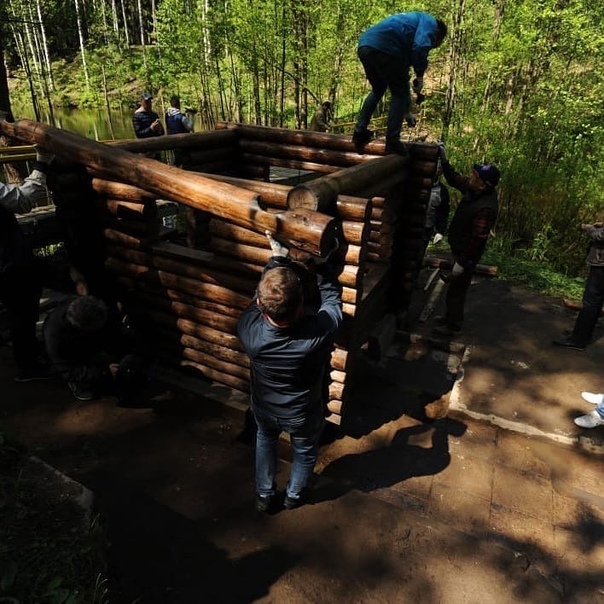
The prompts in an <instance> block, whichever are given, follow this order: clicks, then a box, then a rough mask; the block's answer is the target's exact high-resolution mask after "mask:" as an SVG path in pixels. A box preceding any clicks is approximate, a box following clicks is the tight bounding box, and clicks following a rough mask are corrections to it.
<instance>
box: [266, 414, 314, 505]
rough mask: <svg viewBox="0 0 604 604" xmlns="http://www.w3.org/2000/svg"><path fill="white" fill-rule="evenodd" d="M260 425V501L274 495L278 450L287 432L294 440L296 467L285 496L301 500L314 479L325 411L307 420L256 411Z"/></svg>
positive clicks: (293, 467) (292, 440)
mask: <svg viewBox="0 0 604 604" xmlns="http://www.w3.org/2000/svg"><path fill="white" fill-rule="evenodd" d="M254 417H255V418H256V423H257V425H258V432H257V433H256V492H257V493H258V495H260V496H261V497H272V496H273V495H274V494H275V490H276V485H275V475H276V474H277V447H278V443H279V435H280V434H281V432H287V433H288V434H289V436H290V439H291V444H292V451H293V464H292V469H291V474H290V477H289V481H288V483H287V488H286V491H285V492H286V494H287V496H288V497H291V498H293V499H298V498H299V497H300V496H301V495H302V491H303V489H304V488H305V487H306V486H307V485H308V482H309V481H310V478H311V477H312V474H313V470H314V468H315V463H316V461H317V455H318V453H319V439H320V437H321V432H322V431H323V425H324V423H325V420H324V418H323V413H322V409H321V408H319V409H318V410H317V412H314V413H313V414H312V415H310V416H308V417H306V416H303V417H294V418H291V419H281V418H277V417H273V416H271V415H267V414H264V413H262V412H261V411H258V409H254Z"/></svg>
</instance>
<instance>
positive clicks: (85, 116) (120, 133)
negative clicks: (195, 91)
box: [13, 105, 202, 141]
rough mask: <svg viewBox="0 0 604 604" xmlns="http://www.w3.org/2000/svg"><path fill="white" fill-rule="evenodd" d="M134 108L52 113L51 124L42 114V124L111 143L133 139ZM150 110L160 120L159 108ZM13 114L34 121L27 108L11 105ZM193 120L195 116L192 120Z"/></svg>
mask: <svg viewBox="0 0 604 604" xmlns="http://www.w3.org/2000/svg"><path fill="white" fill-rule="evenodd" d="M134 109H135V108H134V107H127V106H124V107H121V108H120V109H112V110H111V113H108V112H107V110H106V109H65V108H56V109H53V113H54V124H52V120H51V118H50V116H49V115H48V113H46V114H42V116H41V118H42V122H44V123H45V124H52V125H54V126H56V127H57V128H62V129H63V130H69V131H70V132H75V133H76V134H80V135H81V136H85V137H86V138H91V139H94V140H99V141H103V140H114V139H123V138H134V130H133V128H132V114H133V113H134ZM154 110H155V111H157V113H158V114H159V116H160V119H161V120H162V122H163V121H164V120H163V115H162V111H161V107H160V108H159V110H158V108H156V107H154ZM13 114H14V116H15V118H16V119H19V118H27V119H31V120H35V119H36V116H35V113H34V111H33V109H32V108H31V106H30V107H27V106H23V107H20V106H15V105H13ZM196 117H197V116H196ZM195 130H196V131H197V132H199V131H200V130H202V128H201V127H200V125H199V124H196V127H195Z"/></svg>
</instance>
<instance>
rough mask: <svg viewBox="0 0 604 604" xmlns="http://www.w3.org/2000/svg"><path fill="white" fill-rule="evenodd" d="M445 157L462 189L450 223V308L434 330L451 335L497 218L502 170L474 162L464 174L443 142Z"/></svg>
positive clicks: (450, 176) (449, 176) (446, 170)
mask: <svg viewBox="0 0 604 604" xmlns="http://www.w3.org/2000/svg"><path fill="white" fill-rule="evenodd" d="M441 160H442V165H443V174H444V176H445V178H446V180H447V182H448V183H449V184H450V185H451V186H453V187H455V188H456V189H458V190H459V191H461V193H462V197H461V200H460V202H459V205H458V206H457V210H456V211H455V214H454V215H453V219H452V220H451V224H450V226H449V235H448V239H449V245H450V246H451V252H453V258H454V264H453V269H452V271H451V278H450V280H449V286H448V288H447V298H446V303H447V310H446V313H445V316H444V317H437V318H436V322H437V324H438V325H437V327H435V328H434V330H433V331H434V332H435V333H438V334H440V335H446V336H450V335H454V334H455V333H457V332H458V331H460V330H461V326H462V324H463V318H464V306H465V302H466V296H467V293H468V289H469V288H470V284H471V283H472V274H473V272H474V269H475V268H476V265H477V264H478V262H479V260H480V258H481V256H482V254H483V252H484V250H485V247H486V245H487V239H488V237H489V233H490V232H491V229H492V228H493V226H494V225H495V221H496V219H497V211H498V202H497V188H496V187H497V184H498V183H499V178H500V172H499V169H498V168H497V167H496V166H494V165H493V164H474V166H473V167H472V172H471V173H470V175H469V176H464V175H462V174H460V173H459V172H456V171H455V169H454V168H453V167H452V166H451V164H450V163H449V162H448V160H447V157H446V155H445V151H444V146H441Z"/></svg>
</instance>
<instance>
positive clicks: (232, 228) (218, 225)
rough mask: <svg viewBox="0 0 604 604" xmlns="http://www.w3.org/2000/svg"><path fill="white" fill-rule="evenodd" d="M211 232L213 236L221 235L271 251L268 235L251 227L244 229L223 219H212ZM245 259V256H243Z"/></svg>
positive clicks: (221, 236)
mask: <svg viewBox="0 0 604 604" xmlns="http://www.w3.org/2000/svg"><path fill="white" fill-rule="evenodd" d="M209 229H210V234H211V235H212V237H219V238H220V239H225V240H228V241H233V242H237V243H241V244H243V245H250V246H253V247H258V248H262V249H264V250H265V251H270V247H269V244H268V240H267V238H266V235H260V234H259V233H255V232H254V231H250V230H249V229H244V228H243V227H239V226H237V225H235V224H230V223H228V222H224V221H222V220H215V219H213V220H210V222H209ZM242 259H243V257H242Z"/></svg>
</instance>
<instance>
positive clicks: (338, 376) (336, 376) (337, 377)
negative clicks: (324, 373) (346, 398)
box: [329, 369, 346, 384]
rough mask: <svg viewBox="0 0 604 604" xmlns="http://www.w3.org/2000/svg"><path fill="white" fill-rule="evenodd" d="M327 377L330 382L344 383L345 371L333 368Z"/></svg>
mask: <svg viewBox="0 0 604 604" xmlns="http://www.w3.org/2000/svg"><path fill="white" fill-rule="evenodd" d="M329 377H330V378H331V381H332V382H338V383H339V384H344V383H345V382H346V372H345V371H338V370H337V369H333V370H332V371H330V372H329Z"/></svg>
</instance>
